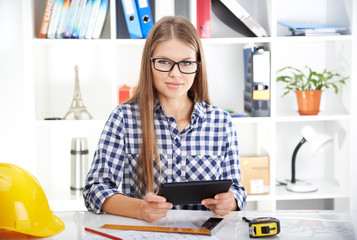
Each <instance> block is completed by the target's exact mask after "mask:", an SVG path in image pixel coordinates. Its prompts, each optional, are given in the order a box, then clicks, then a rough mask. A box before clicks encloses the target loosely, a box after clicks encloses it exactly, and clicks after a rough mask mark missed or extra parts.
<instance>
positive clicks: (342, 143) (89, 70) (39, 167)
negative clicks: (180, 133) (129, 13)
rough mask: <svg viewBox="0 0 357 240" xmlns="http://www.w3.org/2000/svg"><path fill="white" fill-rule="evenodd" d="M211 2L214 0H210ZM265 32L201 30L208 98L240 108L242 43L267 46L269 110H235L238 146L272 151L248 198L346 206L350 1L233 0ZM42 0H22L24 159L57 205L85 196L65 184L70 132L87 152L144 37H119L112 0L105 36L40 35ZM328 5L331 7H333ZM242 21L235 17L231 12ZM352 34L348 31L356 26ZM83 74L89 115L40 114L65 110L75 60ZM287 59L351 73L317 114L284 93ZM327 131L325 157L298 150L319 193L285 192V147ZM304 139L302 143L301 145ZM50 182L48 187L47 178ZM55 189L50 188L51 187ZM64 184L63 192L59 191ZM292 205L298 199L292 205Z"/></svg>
mask: <svg viewBox="0 0 357 240" xmlns="http://www.w3.org/2000/svg"><path fill="white" fill-rule="evenodd" d="M212 1H217V0H212ZM238 1H239V2H240V3H241V4H242V5H243V6H244V7H245V8H246V9H247V10H248V11H249V12H250V13H251V14H252V15H253V16H254V17H255V18H256V19H257V20H258V21H259V22H260V23H261V24H262V26H263V27H265V28H266V29H267V31H268V33H269V36H268V37H264V38H254V37H249V38H248V37H224V38H212V39H202V42H203V46H204V50H205V54H206V60H207V66H208V75H209V89H210V95H211V100H212V102H213V104H215V105H218V106H219V107H222V108H225V109H234V110H236V111H238V112H243V90H244V72H243V52H242V49H243V47H244V46H245V45H247V44H257V45H260V46H264V47H265V48H266V49H267V50H269V51H271V116H270V117H264V118H251V117H248V118H235V119H234V123H235V126H236V128H237V132H238V137H239V146H240V153H241V154H245V155H246V154H256V155H269V157H270V183H271V185H270V193H269V194H268V195H249V197H248V205H252V206H253V208H257V209H266V208H268V209H272V210H274V209H279V204H280V202H281V201H288V202H287V204H289V201H291V200H297V201H299V200H301V201H303V200H311V201H317V202H318V201H324V200H330V199H332V200H333V201H334V202H336V203H337V202H343V203H346V204H334V207H333V208H335V209H350V205H352V202H353V201H356V200H357V199H356V196H354V195H352V194H351V192H353V190H352V186H353V174H352V173H351V172H350V167H352V166H356V164H355V163H354V160H355V159H354V157H353V156H354V155H353V148H354V146H356V145H357V142H356V127H355V125H354V124H355V123H356V122H357V121H356V120H357V119H356V113H355V111H356V110H355V109H356V101H354V99H355V97H354V96H353V93H354V92H356V90H357V89H356V85H357V84H356V83H355V78H356V77H355V75H356V73H355V72H354V71H355V70H354V69H353V67H352V66H355V65H356V58H355V57H354V56H353V53H355V52H356V43H355V41H354V39H355V38H356V36H355V35H356V34H355V32H356V30H355V29H356V24H353V20H352V19H354V18H355V17H356V14H357V11H356V6H355V5H356V4H355V3H354V2H353V1H352V0H346V1H340V0H331V1H325V0H316V1H313V3H312V2H311V1H308V0H303V1H301V0H263V1H262V0H238ZM45 2H46V1H45V0H31V1H25V0H23V6H24V8H23V9H24V26H25V27H24V30H23V34H24V46H25V78H26V79H25V80H26V86H25V88H26V90H27V95H26V97H27V98H28V99H29V101H27V102H26V109H27V111H28V113H29V114H27V117H26V119H27V121H28V122H29V127H30V128H31V129H32V130H30V131H29V132H31V133H33V137H32V138H33V143H31V144H33V147H34V150H33V152H31V153H29V159H28V161H31V162H32V163H33V166H34V171H35V174H36V176H37V178H38V179H39V181H40V182H44V183H46V188H45V189H46V191H47V194H48V198H49V200H50V202H52V203H53V204H54V206H55V208H56V209H62V205H61V204H68V202H70V201H75V203H74V204H75V205H76V204H80V203H79V202H80V201H82V199H81V198H80V197H78V196H77V195H76V194H74V195H73V194H71V193H70V191H69V185H70V154H69V151H70V141H71V139H72V138H73V137H78V136H84V137H86V138H87V139H88V142H89V158H90V160H91V159H92V157H93V152H94V150H95V147H96V144H97V141H98V139H99V134H100V132H101V130H102V127H103V126H104V123H105V120H106V119H107V117H108V116H109V114H110V112H111V110H112V109H113V108H114V107H115V106H116V105H117V102H118V89H119V86H121V85H123V84H127V85H132V86H134V85H135V84H136V82H137V79H138V76H139V66H140V59H141V51H142V49H143V46H144V42H145V40H143V39H140V40H131V39H116V19H115V14H116V11H115V3H116V1H115V0H111V1H110V10H109V12H110V14H109V15H108V17H107V21H106V23H105V26H104V39H99V40H74V39H65V40H58V39H55V40H48V39H38V38H37V36H38V32H39V31H38V30H39V26H40V23H41V21H42V13H43V9H44V6H45ZM189 2H190V5H189V6H190V7H191V20H192V21H193V23H194V21H195V16H194V14H192V13H194V12H195V9H192V8H195V6H196V5H195V1H189ZM332 9H333V10H334V11H332ZM278 20H293V21H304V20H306V21H315V22H318V23H325V24H334V25H343V26H347V27H348V32H349V34H347V35H341V36H319V37H287V36H285V32H284V31H286V29H285V30H284V29H282V27H281V26H279V25H278V24H277V21H278ZM237 21H238V20H237ZM352 33H353V34H352ZM76 64H78V66H79V78H80V87H81V93H82V96H83V101H84V104H85V105H86V107H87V109H88V111H89V112H90V113H91V114H92V115H93V117H94V120H83V121H68V120H61V121H45V120H43V119H44V118H45V117H63V116H64V114H65V113H66V112H67V110H68V108H69V106H70V103H71V100H72V96H73V91H74V66H75V65H76ZM286 65H293V66H296V67H303V66H305V65H309V66H311V67H313V68H316V69H321V70H323V68H325V67H326V68H328V69H331V70H335V71H338V72H341V73H343V74H346V75H349V76H350V79H349V80H348V85H347V86H346V87H343V89H341V93H340V94H339V95H335V94H334V93H333V92H331V91H325V92H324V93H323V97H322V103H321V113H320V114H319V115H318V116H299V114H298V113H297V105H296V100H295V96H294V95H292V94H291V95H287V96H285V97H284V98H281V97H280V96H281V94H282V91H281V86H279V85H278V84H276V82H275V77H276V74H275V72H276V70H278V69H280V68H281V67H283V66H286ZM307 124H309V125H312V126H313V127H314V128H316V130H318V131H321V132H324V133H327V134H330V135H332V136H333V137H334V139H335V142H334V145H333V148H332V149H329V150H328V152H327V153H326V154H325V156H324V157H322V158H319V159H313V158H312V156H311V154H309V152H308V147H307V146H304V147H302V148H301V150H300V151H299V153H298V157H297V177H298V178H302V179H315V180H314V181H316V182H317V184H318V185H319V186H320V190H319V191H318V192H316V193H305V194H298V193H291V192H288V191H286V189H285V188H284V187H281V186H275V180H276V178H290V163H291V155H292V152H293V150H294V148H295V146H296V144H297V143H298V142H299V141H300V138H301V135H300V130H301V129H302V127H303V126H304V125H307ZM306 145H307V144H306ZM51 186H53V187H51ZM54 189H56V190H55V191H54ZM58 193H61V194H58ZM291 208H294V205H293V204H292V205H291Z"/></svg>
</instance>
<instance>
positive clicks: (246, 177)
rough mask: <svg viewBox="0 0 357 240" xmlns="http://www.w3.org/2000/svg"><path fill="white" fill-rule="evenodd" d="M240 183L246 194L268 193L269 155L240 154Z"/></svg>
mask: <svg viewBox="0 0 357 240" xmlns="http://www.w3.org/2000/svg"><path fill="white" fill-rule="evenodd" d="M240 167H241V175H242V184H243V186H244V188H245V190H246V191H247V194H268V193H269V192H270V181H269V171H270V170H269V157H268V156H240Z"/></svg>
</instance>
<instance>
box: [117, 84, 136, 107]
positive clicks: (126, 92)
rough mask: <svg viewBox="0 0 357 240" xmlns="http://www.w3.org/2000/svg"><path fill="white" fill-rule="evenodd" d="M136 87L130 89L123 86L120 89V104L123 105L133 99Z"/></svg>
mask: <svg viewBox="0 0 357 240" xmlns="http://www.w3.org/2000/svg"><path fill="white" fill-rule="evenodd" d="M135 90H136V87H129V86H127V85H123V86H121V87H120V88H119V104H122V103H123V102H125V101H126V100H128V99H129V98H131V97H132V96H133V95H134V93H135Z"/></svg>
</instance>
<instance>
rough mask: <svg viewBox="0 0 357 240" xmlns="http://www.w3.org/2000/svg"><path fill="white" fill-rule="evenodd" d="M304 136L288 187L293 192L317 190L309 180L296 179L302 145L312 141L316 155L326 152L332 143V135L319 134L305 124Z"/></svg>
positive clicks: (295, 153)
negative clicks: (296, 164) (297, 162)
mask: <svg viewBox="0 0 357 240" xmlns="http://www.w3.org/2000/svg"><path fill="white" fill-rule="evenodd" d="M301 134H302V136H303V138H302V139H301V141H300V142H299V144H298V145H297V146H296V148H295V150H294V153H293V157H292V163H291V181H290V182H288V184H287V189H288V190H289V191H292V192H314V191H317V189H318V188H317V186H315V185H312V184H311V183H309V182H306V181H302V180H298V181H297V180H296V179H295V163H296V155H297V152H298V151H299V149H300V147H301V146H302V145H303V144H304V143H305V142H309V143H310V150H311V152H312V154H313V156H316V155H317V154H318V153H319V152H320V153H322V152H325V151H326V150H327V149H328V148H329V147H330V145H331V144H332V141H333V139H332V137H330V136H328V135H326V134H318V133H317V132H316V131H315V130H314V129H313V128H312V127H311V126H304V127H303V129H302V130H301Z"/></svg>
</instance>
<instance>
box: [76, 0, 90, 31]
mask: <svg viewBox="0 0 357 240" xmlns="http://www.w3.org/2000/svg"><path fill="white" fill-rule="evenodd" d="M87 2H88V0H81V1H80V3H79V6H78V13H77V16H76V20H75V22H74V26H73V31H72V38H78V35H79V28H80V26H81V24H82V22H83V18H84V13H85V10H86V6H87Z"/></svg>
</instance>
